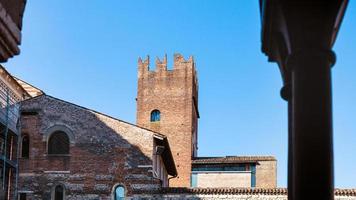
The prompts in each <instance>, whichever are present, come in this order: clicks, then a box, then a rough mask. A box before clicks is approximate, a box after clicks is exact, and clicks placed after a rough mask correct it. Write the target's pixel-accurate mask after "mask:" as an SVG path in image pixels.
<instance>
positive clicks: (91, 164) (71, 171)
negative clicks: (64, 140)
mask: <svg viewBox="0 0 356 200" xmlns="http://www.w3.org/2000/svg"><path fill="white" fill-rule="evenodd" d="M21 109H22V110H24V111H31V112H27V114H26V115H23V116H22V119H21V122H22V134H28V135H29V138H30V156H29V159H25V158H21V159H20V178H19V183H20V184H19V191H20V192H21V191H22V192H27V193H28V196H29V197H30V198H31V199H41V200H46V199H50V197H51V192H52V190H53V187H54V186H55V185H57V184H62V185H64V186H65V188H66V197H67V199H76V200H79V199H86V200H88V199H99V198H100V199H110V198H111V195H112V191H113V187H114V185H115V184H118V183H121V184H123V185H124V186H125V187H126V189H127V194H128V195H131V194H132V193H133V191H134V190H135V189H142V188H146V189H153V188H159V187H160V185H161V182H160V181H159V180H158V179H156V178H154V177H153V175H152V155H153V149H154V148H153V132H151V131H149V130H145V129H142V128H139V127H137V126H135V125H132V124H129V123H126V122H122V121H120V120H117V119H114V118H111V117H108V116H106V115H103V114H100V113H97V112H94V111H91V110H88V109H85V108H82V107H79V106H76V105H74V104H71V103H68V102H64V101H62V100H59V99H56V98H53V97H49V96H46V95H42V96H39V97H35V98H32V99H30V100H26V101H24V102H23V103H22V105H21ZM29 113H30V114H29ZM36 113H37V114H36ZM56 130H63V131H65V132H66V133H67V134H68V136H69V138H70V154H69V155H68V156H53V155H52V156H51V155H48V154H47V140H48V138H49V136H50V134H51V133H52V132H54V131H56Z"/></svg>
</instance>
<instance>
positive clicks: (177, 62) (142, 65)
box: [138, 53, 195, 76]
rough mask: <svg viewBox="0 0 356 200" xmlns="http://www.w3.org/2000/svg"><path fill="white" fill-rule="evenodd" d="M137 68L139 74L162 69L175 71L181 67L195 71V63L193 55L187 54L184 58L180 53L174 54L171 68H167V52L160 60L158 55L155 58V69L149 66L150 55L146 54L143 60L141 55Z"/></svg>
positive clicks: (161, 70) (162, 70)
mask: <svg viewBox="0 0 356 200" xmlns="http://www.w3.org/2000/svg"><path fill="white" fill-rule="evenodd" d="M138 68H139V76H140V75H144V74H148V73H147V72H151V73H154V72H164V71H175V70H182V69H192V70H193V71H194V72H195V63H194V58H193V56H189V58H188V59H185V58H184V57H183V56H182V55H181V54H179V53H176V54H174V60H173V69H172V70H168V68H167V54H166V55H165V56H164V57H163V59H162V60H161V59H160V58H159V57H157V58H156V60H155V70H151V68H150V56H147V57H146V59H145V60H142V58H141V57H139V58H138Z"/></svg>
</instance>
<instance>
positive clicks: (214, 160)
mask: <svg viewBox="0 0 356 200" xmlns="http://www.w3.org/2000/svg"><path fill="white" fill-rule="evenodd" d="M276 160H277V159H276V158H275V157H273V156H226V157H197V158H194V160H193V161H192V164H226V163H257V162H258V161H276Z"/></svg>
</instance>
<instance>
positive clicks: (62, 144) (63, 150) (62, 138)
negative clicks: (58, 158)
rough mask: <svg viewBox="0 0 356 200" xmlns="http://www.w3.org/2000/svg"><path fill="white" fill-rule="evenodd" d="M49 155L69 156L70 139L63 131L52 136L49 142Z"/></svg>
mask: <svg viewBox="0 0 356 200" xmlns="http://www.w3.org/2000/svg"><path fill="white" fill-rule="evenodd" d="M48 154H69V138H68V135H67V134H66V133H65V132H63V131H56V132H54V133H52V134H51V136H50V137H49V140H48Z"/></svg>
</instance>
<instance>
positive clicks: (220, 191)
mask: <svg viewBox="0 0 356 200" xmlns="http://www.w3.org/2000/svg"><path fill="white" fill-rule="evenodd" d="M135 193H141V194H195V195H198V194H200V195H204V194H206V195H287V188H162V189H158V190H140V191H135ZM334 194H335V196H356V189H335V190H334Z"/></svg>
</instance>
